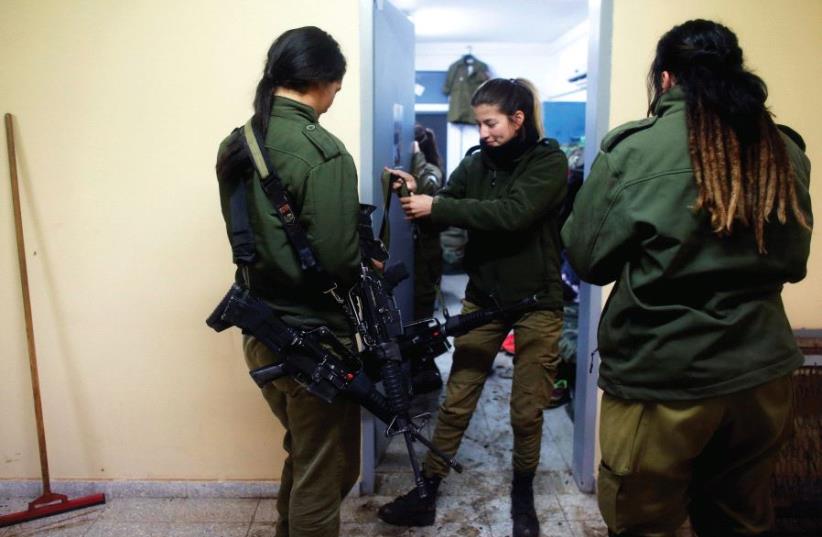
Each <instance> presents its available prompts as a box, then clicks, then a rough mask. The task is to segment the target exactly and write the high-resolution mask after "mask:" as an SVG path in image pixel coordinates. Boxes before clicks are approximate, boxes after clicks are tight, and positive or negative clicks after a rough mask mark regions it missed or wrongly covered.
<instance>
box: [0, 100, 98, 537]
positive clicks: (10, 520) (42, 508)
mask: <svg viewBox="0 0 822 537" xmlns="http://www.w3.org/2000/svg"><path fill="white" fill-rule="evenodd" d="M13 121H14V116H12V115H11V114H6V143H7V145H8V150H9V173H10V175H11V194H12V203H13V205H14V225H15V229H16V231H17V259H18V261H19V262H20V283H21V284H22V286H23V308H24V311H25V315H26V339H27V341H28V350H29V366H30V367H31V389H32V392H33V394H34V416H35V418H36V420H37V440H38V444H39V448H40V472H41V475H42V479H43V494H42V495H41V496H40V497H39V498H37V499H35V500H33V501H31V502H29V508H28V509H27V510H25V511H20V512H18V513H11V514H9V515H2V516H0V528H2V527H3V526H11V525H12V524H19V523H20V522H26V521H27V520H33V519H35V518H42V517H46V516H51V515H56V514H59V513H64V512H66V511H71V510H74V509H82V508H84V507H90V506H92V505H98V504H101V503H106V496H105V494H92V495H90V496H83V497H81V498H75V499H72V500H70V499H69V498H68V496H66V495H65V494H55V493H53V492H52V491H51V483H50V481H49V461H48V456H47V454H46V430H45V426H44V425H43V406H42V403H41V401H40V380H39V376H38V374H37V353H36V352H35V349H34V326H33V323H32V318H31V299H30V298H29V278H28V273H27V267H26V255H25V251H26V248H25V244H24V242H23V221H22V218H21V213H20V192H19V190H18V185H17V154H16V152H15V149H14V123H13Z"/></svg>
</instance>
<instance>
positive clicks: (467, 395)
mask: <svg viewBox="0 0 822 537" xmlns="http://www.w3.org/2000/svg"><path fill="white" fill-rule="evenodd" d="M471 105H472V106H473V109H474V115H475V117H476V121H477V125H478V126H479V129H480V142H481V143H480V145H479V146H478V148H474V149H473V150H471V151H469V154H468V156H466V157H465V159H463V161H462V162H461V163H460V165H459V167H457V169H456V170H455V171H454V173H453V174H452V175H451V178H450V180H449V182H448V185H447V186H446V187H445V188H444V189H443V190H441V191H440V193H439V194H438V195H437V196H436V197H433V198H432V197H431V196H426V195H412V196H410V197H407V198H403V199H402V204H403V208H404V210H405V212H406V215H407V216H409V217H410V218H426V217H428V218H430V219H431V221H432V222H433V223H435V224H440V225H453V226H458V227H463V228H467V229H468V232H469V240H468V246H467V248H466V252H465V268H466V271H467V272H468V276H469V281H468V286H467V288H466V290H465V302H464V308H463V313H470V312H472V311H475V310H477V309H478V308H481V307H486V306H492V305H494V304H497V303H498V304H502V305H506V304H510V303H512V302H515V301H517V300H520V299H522V298H524V297H527V296H529V295H534V294H536V295H537V296H538V298H539V306H538V309H537V310H536V311H531V312H529V313H526V314H523V315H520V316H518V317H517V318H514V319H508V320H505V321H497V322H494V323H490V324H488V325H485V326H484V327H481V328H478V329H476V330H473V331H472V332H469V333H468V334H466V335H464V336H462V337H459V338H457V339H456V340H455V350H454V361H453V366H452V368H451V374H450V376H449V378H448V385H447V393H446V397H445V401H444V402H443V404H442V406H441V407H440V410H439V413H438V415H437V426H436V429H435V432H434V437H433V442H434V444H435V445H436V446H437V447H438V448H439V449H441V450H442V451H443V452H445V453H446V454H448V455H449V456H453V455H455V454H456V452H457V448H458V447H459V444H460V441H461V439H462V435H463V433H464V432H465V429H466V428H467V427H468V422H469V420H470V419H471V415H472V414H473V412H474V409H475V407H476V404H477V400H478V399H479V397H480V394H481V392H482V387H483V384H484V382H485V379H486V377H487V375H488V372H489V369H490V367H491V364H492V362H493V360H494V357H495V356H496V354H497V351H498V350H499V348H500V344H501V343H502V340H503V339H504V338H505V336H506V334H507V333H508V331H509V330H510V329H511V328H513V329H514V331H515V333H516V337H517V352H516V356H515V357H514V377H513V383H512V388H511V426H512V427H513V430H514V451H513V466H514V474H513V486H512V489H511V499H512V502H511V511H512V517H513V523H514V535H515V536H516V537H525V536H529V537H530V536H536V535H538V534H539V521H538V520H537V516H536V513H535V511H534V499H533V486H532V485H533V479H534V473H535V471H536V468H537V465H538V463H539V451H540V441H541V438H542V412H543V410H544V409H545V407H546V406H547V405H548V402H549V400H550V397H551V391H552V388H553V378H554V375H555V372H556V367H557V364H558V360H559V355H558V348H557V341H558V339H559V335H560V332H561V330H562V288H561V286H560V276H559V231H558V229H557V218H558V216H559V209H560V207H561V206H562V201H563V199H564V197H565V191H566V185H567V181H566V173H567V160H566V158H565V155H564V154H563V153H562V151H561V150H560V149H559V146H558V144H557V142H556V141H554V140H547V139H541V136H542V126H541V124H542V121H541V114H540V106H541V104H540V101H539V99H538V98H537V96H536V92H535V91H534V90H533V87H532V86H531V84H530V83H529V82H527V81H525V80H523V79H516V80H513V79H512V80H508V79H494V80H489V81H488V82H486V83H485V84H483V85H482V86H481V87H480V88H479V89H477V91H476V92H475V93H474V96H473V98H472V100H471ZM476 149H479V151H476ZM395 173H399V174H400V175H401V176H402V177H403V178H404V179H405V180H406V181H407V182H408V183H409V184H411V185H412V187H413V178H412V177H411V176H410V175H408V174H403V173H401V172H395ZM411 190H412V191H413V190H414V189H413V188H411ZM447 472H448V468H447V467H446V466H445V465H444V464H443V463H442V462H441V461H440V460H439V459H438V458H436V457H432V456H431V455H430V454H429V456H428V457H427V458H426V460H425V468H424V474H425V477H426V479H427V482H428V486H429V489H430V492H431V494H430V495H429V496H428V498H425V499H420V498H419V496H418V495H417V492H416V491H411V492H410V493H408V494H406V495H404V496H400V497H399V498H397V499H396V500H394V501H393V502H391V503H389V504H387V505H384V506H383V507H382V508H381V509H380V511H379V516H380V518H382V519H383V520H384V521H386V522H389V523H391V524H398V525H429V524H433V523H434V517H435V495H436V491H437V488H438V487H439V484H440V481H441V479H442V478H443V477H445V475H446V474H447Z"/></svg>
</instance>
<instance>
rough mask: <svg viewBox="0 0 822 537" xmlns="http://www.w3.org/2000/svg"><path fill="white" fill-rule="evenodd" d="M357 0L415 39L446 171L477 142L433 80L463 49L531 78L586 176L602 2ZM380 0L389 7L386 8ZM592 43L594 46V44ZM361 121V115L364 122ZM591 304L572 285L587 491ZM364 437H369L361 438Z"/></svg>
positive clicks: (592, 456)
mask: <svg viewBox="0 0 822 537" xmlns="http://www.w3.org/2000/svg"><path fill="white" fill-rule="evenodd" d="M364 4H370V5H371V6H372V7H374V9H375V12H374V13H375V15H374V17H375V19H374V20H375V25H374V28H376V25H377V22H376V19H377V17H379V16H380V15H377V14H376V13H377V12H378V11H380V12H384V11H385V10H386V9H388V10H389V11H390V12H392V13H393V14H394V15H392V16H395V15H397V13H399V15H400V16H402V17H407V19H408V20H409V22H410V23H411V24H412V25H413V28H414V32H415V42H414V43H413V45H412V46H410V47H409V46H408V44H407V43H406V45H405V47H404V48H403V51H402V54H403V55H405V56H406V57H407V55H408V52H409V51H413V52H412V54H413V58H414V59H413V63H414V71H415V84H414V88H415V91H414V105H413V106H414V111H415V118H414V120H415V121H416V122H419V123H422V124H424V125H425V126H427V127H429V128H431V129H432V130H435V133H436V134H437V139H438V140H439V141H440V154H441V155H442V157H443V160H444V161H445V163H444V166H443V167H444V168H445V170H444V171H445V172H446V173H445V175H446V177H447V175H449V174H450V173H451V172H452V171H453V170H454V169H455V168H456V166H457V165H458V163H459V162H460V160H461V159H462V157H463V155H464V152H465V150H467V149H468V148H469V147H471V146H472V145H475V144H476V143H477V141H478V136H477V133H476V127H474V126H472V125H469V124H465V125H460V124H455V123H453V122H448V121H447V119H446V115H447V111H448V97H447V96H446V95H445V94H444V93H443V92H442V86H443V85H444V81H445V77H446V73H447V70H448V67H449V66H450V65H452V64H453V62H455V61H457V60H458V59H460V58H462V57H463V56H465V55H471V56H474V57H477V58H480V59H481V60H482V61H483V62H484V63H487V64H488V65H489V66H490V67H491V72H492V76H499V77H504V78H509V77H524V78H528V79H530V80H531V81H532V82H534V83H535V85H537V87H538V89H539V91H540V94H541V96H542V101H543V111H544V116H545V128H546V133H547V135H548V136H549V137H554V138H556V139H558V141H560V143H561V144H562V145H563V147H564V148H565V149H566V152H569V153H570V152H571V151H575V154H576V155H577V156H578V158H579V160H580V161H581V162H580V165H584V173H585V174H586V175H587V173H588V170H589V169H590V163H591V162H592V161H593V158H594V157H595V155H596V152H597V144H596V143H594V144H586V143H585V141H586V140H599V139H601V137H602V135H603V134H604V133H605V131H606V128H607V123H608V84H609V81H610V73H609V72H608V68H609V58H610V50H609V49H608V46H607V44H609V43H610V26H611V12H612V0H554V1H550V2H544V1H536V0H534V1H530V0H529V1H524V2H521V5H519V4H520V3H518V6H517V8H518V9H517V12H516V13H511V10H510V8H509V7H506V6H500V4H499V3H498V2H495V1H493V0H488V1H485V0H471V1H470V2H469V1H462V0H450V1H446V0H391V2H389V1H387V0H386V1H376V2H373V3H372V2H364ZM388 5H391V7H386V6H388ZM395 8H396V11H394V9H395ZM479 19H485V20H490V21H499V20H505V21H506V25H505V27H500V26H499V25H498V24H497V25H495V26H494V28H493V29H492V30H487V29H486V27H484V26H483V25H482V24H481V23H479V22H476V21H477V20H479ZM471 21H475V22H473V23H472V22H471ZM543 21H544V23H543ZM460 32H462V33H460ZM506 32H507V33H506ZM552 32H553V33H552ZM600 43H602V44H604V45H603V46H602V47H601V46H600ZM363 46H366V43H365V41H364V44H363ZM370 46H372V47H373V49H372V50H373V51H374V58H376V57H377V56H378V55H379V52H378V51H380V50H384V49H383V48H382V46H381V45H380V41H378V35H377V31H376V30H375V31H374V35H373V36H372V41H371V43H370ZM395 59H396V58H395ZM375 63H376V60H375ZM367 67H368V66H367V65H364V69H363V70H364V71H365V70H366V69H367ZM377 72H379V73H380V76H379V77H376V76H374V75H373V73H372V75H371V76H373V77H374V79H372V80H368V81H367V82H368V84H370V86H366V85H365V84H366V78H367V77H366V75H364V79H363V84H364V87H372V88H374V90H375V95H374V96H372V97H373V99H374V100H375V101H376V100H377V99H378V98H377V97H376V92H377V88H378V82H377V80H375V79H376V78H380V79H382V78H385V75H384V73H383V72H382V71H377ZM365 125H367V122H366V123H364V128H365ZM374 132H376V130H374ZM371 141H372V142H374V140H371ZM364 145H365V143H364ZM376 160H377V159H376V158H375V159H372V162H371V163H369V165H370V166H374V169H377V168H376V167H377V166H378V164H377V162H376ZM372 171H373V170H372ZM371 175H372V176H373V173H372V174H371ZM372 199H373V198H372ZM600 310H601V289H600V288H599V287H596V286H589V285H587V284H581V285H580V286H579V326H578V340H577V342H578V343H577V354H576V363H575V365H574V367H573V369H574V372H575V380H574V383H573V393H574V398H573V400H572V403H571V404H570V406H569V412H567V414H568V415H569V416H573V420H572V422H571V430H572V433H571V434H570V435H569V438H567V439H566V440H567V441H568V442H570V443H571V445H570V446H569V448H568V453H569V454H570V455H569V458H570V459H571V460H569V461H568V465H569V467H570V469H571V472H572V475H573V480H574V483H575V485H576V487H577V488H578V489H579V490H580V491H583V492H593V490H594V487H595V461H596V457H597V450H596V417H597V405H598V401H597V400H598V391H597V387H596V380H597V370H598V356H597V355H596V352H595V350H596V326H597V324H598V319H599V313H600ZM568 419H569V420H570V419H571V418H570V417H569V418H568ZM371 427H372V431H370V432H369V433H367V436H368V437H371V438H373V437H374V434H375V433H376V432H377V431H376V430H374V429H373V427H374V424H373V423H372V424H371ZM364 442H365V443H368V442H369V440H368V438H367V437H364ZM377 444H379V442H378V441H376V442H372V445H371V447H370V448H369V447H368V446H365V448H364V462H363V486H362V487H361V490H362V491H363V492H367V493H370V492H373V491H374V479H375V468H376V464H377V462H378V459H379V451H380V450H381V449H383V448H384V445H383V446H380V445H377ZM369 450H370V452H369Z"/></svg>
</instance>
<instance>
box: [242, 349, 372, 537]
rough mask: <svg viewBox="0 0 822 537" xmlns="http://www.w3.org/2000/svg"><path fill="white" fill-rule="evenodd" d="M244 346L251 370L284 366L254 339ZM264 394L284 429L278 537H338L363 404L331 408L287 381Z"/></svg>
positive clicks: (356, 466)
mask: <svg viewBox="0 0 822 537" xmlns="http://www.w3.org/2000/svg"><path fill="white" fill-rule="evenodd" d="M243 347H244V351H245V358H246V362H247V364H248V367H249V369H254V368H257V367H260V366H263V365H268V364H272V363H275V362H277V361H279V358H278V357H277V356H276V355H275V354H274V353H273V352H271V351H270V350H269V349H268V348H267V347H266V346H265V345H263V344H262V343H260V342H259V341H258V340H257V339H255V338H253V337H249V336H246V337H245V339H244V341H243ZM262 392H263V397H264V398H265V400H266V402H268V405H269V406H270V407H271V411H272V412H273V413H274V415H275V416H277V419H279V420H280V423H282V425H283V427H284V428H285V437H284V439H283V448H284V449H285V451H286V453H287V457H286V459H285V463H284V465H283V470H282V475H281V478H280V492H279V494H278V495H277V512H278V515H279V516H278V520H277V533H276V537H337V536H338V535H339V534H340V503H341V502H342V499H343V498H345V496H346V495H347V494H348V492H349V491H350V490H351V487H353V486H354V484H355V483H356V482H357V479H358V477H359V473H360V407H359V405H357V404H355V403H352V402H350V401H346V400H344V399H342V398H337V399H335V400H334V401H333V402H332V403H330V404H329V403H326V402H325V401H323V400H321V399H320V398H318V397H316V396H314V395H311V394H310V393H308V392H307V391H306V390H305V389H304V388H303V387H302V386H301V385H300V384H298V383H297V382H296V381H294V380H293V379H291V378H288V377H285V378H281V379H277V380H275V381H274V382H273V383H271V384H268V385H267V386H266V387H265V388H263V390H262Z"/></svg>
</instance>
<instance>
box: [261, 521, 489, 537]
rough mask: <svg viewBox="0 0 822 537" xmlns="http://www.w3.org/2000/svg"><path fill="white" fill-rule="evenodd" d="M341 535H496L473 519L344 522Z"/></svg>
mask: <svg viewBox="0 0 822 537" xmlns="http://www.w3.org/2000/svg"><path fill="white" fill-rule="evenodd" d="M340 535H341V536H345V537H494V535H493V533H491V528H490V527H489V526H485V525H483V524H478V523H475V522H471V521H466V522H464V523H461V524H434V525H433V526H428V527H424V528H403V527H398V526H390V525H388V524H383V523H381V522H380V523H376V524H344V525H343V526H342V527H341V528H340ZM266 537H267V536H266Z"/></svg>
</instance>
